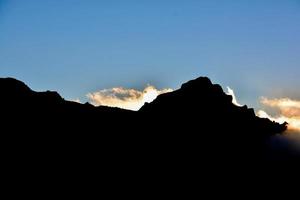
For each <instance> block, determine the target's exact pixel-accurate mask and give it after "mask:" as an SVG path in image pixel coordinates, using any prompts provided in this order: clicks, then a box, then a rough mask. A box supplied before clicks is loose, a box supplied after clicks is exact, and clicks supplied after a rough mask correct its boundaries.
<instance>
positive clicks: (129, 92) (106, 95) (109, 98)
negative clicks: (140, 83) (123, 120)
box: [87, 85, 173, 110]
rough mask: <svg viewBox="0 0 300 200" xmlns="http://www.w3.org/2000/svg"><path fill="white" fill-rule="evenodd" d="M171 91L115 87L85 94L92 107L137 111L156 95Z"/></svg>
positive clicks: (151, 88) (153, 88) (150, 87)
mask: <svg viewBox="0 0 300 200" xmlns="http://www.w3.org/2000/svg"><path fill="white" fill-rule="evenodd" d="M171 91H173V90H172V89H169V88H168V89H162V90H158V89H156V88H155V87H154V86H151V85H148V86H147V87H146V88H145V89H144V90H143V91H139V90H135V89H126V88H123V87H116V88H111V89H104V90H100V91H98V92H93V93H89V94H87V98H88V99H89V101H90V103H92V104H93V105H96V106H99V105H102V106H110V107H119V108H123V109H129V110H139V109H140V108H141V107H142V106H143V105H144V103H145V102H148V103H150V102H152V101H153V100H154V99H155V98H156V97H157V96H158V95H160V94H163V93H167V92H171Z"/></svg>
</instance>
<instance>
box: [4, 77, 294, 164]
mask: <svg viewBox="0 0 300 200" xmlns="http://www.w3.org/2000/svg"><path fill="white" fill-rule="evenodd" d="M0 91H1V98H0V110H1V118H0V119H1V125H2V131H1V132H2V136H4V137H6V138H7V139H6V140H5V141H7V145H8V146H9V149H10V150H9V151H8V152H9V154H8V155H9V156H8V157H13V158H14V159H16V157H17V158H18V159H21V160H22V159H24V157H25V158H26V161H28V160H31V161H35V162H36V161H37V159H38V160H39V159H42V160H43V159H44V158H51V159H53V160H55V162H58V161H59V162H67V161H70V162H74V160H81V161H82V160H84V162H85V163H93V162H94V161H95V158H97V159H96V160H97V161H98V162H101V163H106V164H108V163H110V164H109V166H110V167H108V168H112V169H116V168H117V167H118V166H119V165H120V164H121V163H122V165H124V163H139V165H140V164H141V163H144V164H145V163H148V164H147V166H148V167H149V163H151V166H153V165H157V164H167V165H169V164H170V163H173V164H174V163H177V164H176V165H181V164H180V163H185V164H186V165H189V164H190V165H191V166H197V165H196V163H199V162H201V161H203V162H204V161H208V160H220V161H221V160H252V161H261V160H268V159H270V158H272V159H273V158H274V157H275V158H276V156H277V154H278V155H279V156H280V157H285V158H293V157H292V156H290V153H287V152H284V151H280V152H279V153H278V151H276V152H275V151H274V152H273V149H272V148H269V146H268V140H269V139H270V137H273V136H275V135H277V134H282V133H283V132H284V131H285V130H286V128H287V124H286V123H284V124H278V123H275V122H272V121H270V120H269V119H262V118H259V117H257V116H256V115H255V113H254V110H253V109H251V108H248V107H247V106H242V107H239V106H236V105H234V104H233V103H232V97H231V96H230V95H227V94H225V93H224V92H223V90H222V88H221V86H220V85H217V84H212V82H211V81H210V80H209V79H208V78H206V77H200V78H197V79H195V80H191V81H189V82H187V83H184V84H183V85H182V86H181V88H180V89H178V90H176V91H173V92H170V93H165V94H162V95H159V96H158V97H157V98H156V99H155V100H154V101H153V102H151V103H146V104H145V105H144V106H143V107H142V108H141V109H140V110H139V111H129V110H123V109H119V108H112V107H106V106H99V107H95V106H93V105H91V104H89V103H86V104H81V103H76V102H71V101H66V100H64V99H63V98H62V97H61V96H60V95H59V94H58V93H57V92H52V91H46V92H35V91H32V90H31V89H30V88H29V87H28V86H26V85H25V84H24V83H23V82H21V81H18V80H16V79H13V78H1V79H0ZM11 155H14V156H11ZM28 155H29V156H28ZM270 155H271V156H270ZM283 155H284V156H283ZM289 156H290V157H289ZM82 162H83V161H82Z"/></svg>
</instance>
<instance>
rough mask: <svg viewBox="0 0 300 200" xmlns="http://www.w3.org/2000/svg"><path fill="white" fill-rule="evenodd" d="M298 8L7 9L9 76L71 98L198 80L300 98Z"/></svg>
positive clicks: (278, 2) (46, 4)
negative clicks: (115, 88) (114, 88)
mask: <svg viewBox="0 0 300 200" xmlns="http://www.w3.org/2000/svg"><path fill="white" fill-rule="evenodd" d="M299 75H300V1H299V0H186V1H183V0H151V1H146V0H126V1H125V0H42V1H41V0H26V1H24V0H0V76H1V77H7V76H11V77H15V78H18V79H20V80H22V81H24V82H26V83H27V84H28V85H29V86H30V87H32V88H33V89H35V90H48V89H49V90H56V91H59V92H60V93H61V94H62V96H64V97H65V98H68V99H75V98H83V97H84V96H85V95H86V94H88V93H89V92H93V91H97V90H100V89H104V88H112V87H118V86H122V87H127V88H137V89H141V88H144V87H145V85H146V84H148V83H149V84H152V85H155V86H156V87H158V88H178V87H179V86H180V84H181V83H183V82H185V81H187V80H190V79H193V78H196V77H198V76H209V77H210V78H211V79H212V81H213V82H215V83H219V84H222V86H224V87H225V86H230V87H231V88H233V89H234V90H235V92H236V95H237V98H238V99H239V101H240V102H241V103H243V104H245V103H247V104H250V106H256V102H257V99H258V98H259V97H260V96H266V97H270V98H274V97H278V98H281V97H289V98H294V99H300V93H299V87H300V78H299Z"/></svg>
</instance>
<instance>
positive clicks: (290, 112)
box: [257, 97, 300, 132]
mask: <svg viewBox="0 0 300 200" xmlns="http://www.w3.org/2000/svg"><path fill="white" fill-rule="evenodd" d="M261 103H262V104H264V105H266V106H269V107H272V108H274V109H276V110H277V111H278V114H277V115H276V116H270V115H269V114H267V113H266V112H265V111H263V110H260V111H258V113H257V114H258V116H260V117H263V118H269V119H271V120H273V121H276V122H279V123H283V122H285V121H286V122H288V123H289V125H288V127H289V129H290V130H295V131H298V132H300V101H297V100H292V99H289V98H280V99H268V98H265V97H263V98H261Z"/></svg>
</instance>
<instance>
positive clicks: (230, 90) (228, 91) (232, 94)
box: [226, 86, 242, 106]
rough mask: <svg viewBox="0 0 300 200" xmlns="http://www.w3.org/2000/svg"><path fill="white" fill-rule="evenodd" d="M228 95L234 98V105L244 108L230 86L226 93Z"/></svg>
mask: <svg viewBox="0 0 300 200" xmlns="http://www.w3.org/2000/svg"><path fill="white" fill-rule="evenodd" d="M226 94H228V95H231V96H232V103H233V104H234V105H237V106H242V105H241V104H239V103H238V102H237V100H236V97H235V94H234V91H233V89H231V88H230V87H228V86H227V92H226Z"/></svg>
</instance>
